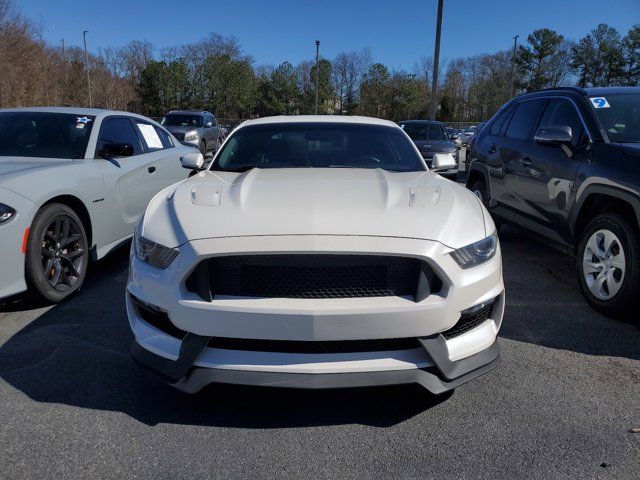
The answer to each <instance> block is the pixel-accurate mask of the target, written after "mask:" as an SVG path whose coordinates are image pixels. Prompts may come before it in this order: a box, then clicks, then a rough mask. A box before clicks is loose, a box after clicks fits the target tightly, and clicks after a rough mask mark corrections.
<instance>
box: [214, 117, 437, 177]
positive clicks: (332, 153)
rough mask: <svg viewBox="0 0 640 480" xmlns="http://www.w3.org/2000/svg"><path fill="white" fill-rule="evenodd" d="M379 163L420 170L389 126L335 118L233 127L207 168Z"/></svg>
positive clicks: (389, 167)
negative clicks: (235, 129) (334, 120)
mask: <svg viewBox="0 0 640 480" xmlns="http://www.w3.org/2000/svg"><path fill="white" fill-rule="evenodd" d="M255 167H257V168H309V167H312V168H381V169H384V170H389V171H393V172H409V171H420V170H426V168H425V165H424V162H423V161H422V159H421V158H420V156H419V155H418V153H417V152H416V151H415V148H414V147H413V145H412V144H411V142H410V141H409V140H408V139H407V137H405V136H404V135H403V134H402V132H400V131H399V130H398V129H396V128H393V127H385V126H378V125H358V124H336V123H279V124H271V125H252V126H248V127H243V128H240V129H239V130H237V131H236V132H235V133H234V134H233V135H232V136H231V137H230V138H229V140H228V141H227V142H226V143H225V144H224V147H222V150H221V151H220V154H219V155H218V156H217V159H216V161H215V162H214V163H213V165H212V166H211V169H212V170H225V171H237V172H239V171H245V170H249V169H251V168H255Z"/></svg>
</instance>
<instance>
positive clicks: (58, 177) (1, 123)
mask: <svg viewBox="0 0 640 480" xmlns="http://www.w3.org/2000/svg"><path fill="white" fill-rule="evenodd" d="M192 151H193V149H191V148H189V147H185V146H183V145H181V144H180V143H179V142H178V141H177V140H175V139H174V138H173V137H172V136H171V135H170V134H169V133H168V132H167V131H166V130H165V129H164V128H162V127H161V126H159V125H158V124H157V123H155V122H153V121H151V120H149V119H148V118H146V117H142V116H140V115H135V114H130V113H125V112H114V111H109V110H97V109H86V108H23V109H10V110H0V251H2V268H0V298H2V297H7V296H10V295H13V294H16V293H20V292H22V291H24V290H27V288H29V289H30V290H31V291H32V292H33V293H35V294H38V295H40V296H41V297H43V298H45V299H46V300H48V301H52V302H57V301H60V300H62V299H64V298H65V297H67V296H68V295H70V294H71V293H73V292H74V291H76V290H78V289H79V288H80V287H81V285H82V283H83V281H84V278H85V275H86V272H87V264H88V262H89V260H90V259H99V258H102V257H103V256H105V255H106V254H107V253H108V252H109V251H110V250H112V249H113V248H114V247H116V246H118V245H120V244H121V243H122V242H124V241H126V240H127V239H129V238H130V237H131V235H132V233H133V230H134V228H135V226H136V224H137V222H138V220H139V218H140V215H141V214H142V212H143V211H144V209H145V208H146V206H147V203H148V202H149V200H150V199H151V198H152V197H153V196H154V195H155V194H156V193H157V192H158V191H159V190H162V189H163V188H165V187H166V186H168V185H171V184H172V183H175V182H177V181H179V180H182V179H184V178H186V177H187V175H186V173H185V171H184V169H182V168H181V164H180V158H181V157H182V155H184V154H186V153H188V152H192Z"/></svg>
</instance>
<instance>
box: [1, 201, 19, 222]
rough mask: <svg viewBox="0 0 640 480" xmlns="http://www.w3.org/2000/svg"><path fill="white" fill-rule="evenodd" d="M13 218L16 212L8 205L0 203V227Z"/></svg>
mask: <svg viewBox="0 0 640 480" xmlns="http://www.w3.org/2000/svg"><path fill="white" fill-rule="evenodd" d="M15 216H16V211H15V210H14V209H13V208H11V207H10V206H9V205H5V204H4V203H0V225H1V224H3V223H6V222H8V221H9V220H11V219H12V218H13V217H15Z"/></svg>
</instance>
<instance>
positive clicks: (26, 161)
mask: <svg viewBox="0 0 640 480" xmlns="http://www.w3.org/2000/svg"><path fill="white" fill-rule="evenodd" d="M72 161H73V160H67V159H60V158H31V157H0V185H2V184H3V183H4V182H6V181H9V180H11V179H13V178H15V177H17V176H20V175H23V174H25V173H31V172H33V171H34V170H47V169H51V168H56V167H59V166H60V165H67V164H68V163H69V162H72Z"/></svg>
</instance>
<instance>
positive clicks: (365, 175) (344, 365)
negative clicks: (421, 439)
mask: <svg viewBox="0 0 640 480" xmlns="http://www.w3.org/2000/svg"><path fill="white" fill-rule="evenodd" d="M452 161H453V159H452V158H450V157H447V156H437V157H436V158H435V159H434V164H433V167H434V170H438V169H448V168H450V167H451V162H452ZM183 166H185V167H187V168H192V169H196V170H197V169H201V168H202V157H201V156H200V154H198V153H193V154H189V155H187V156H185V157H184V159H183ZM126 302H127V312H128V316H129V322H130V324H131V328H132V330H133V333H134V335H135V341H134V343H133V345H132V354H133V356H134V358H135V359H136V360H137V361H138V362H139V363H141V364H143V365H144V366H146V367H148V368H150V369H151V370H152V371H155V372H157V373H159V374H160V376H161V378H163V379H164V380H165V381H167V382H169V383H171V384H172V385H174V386H175V387H177V388H179V389H181V390H183V391H186V392H197V391H199V390H200V389H201V388H203V387H204V386H205V385H208V384H210V383H213V382H221V383H234V384H248V385H264V386H275V387H299V388H336V387H352V386H369V385H392V384H403V383H417V384H420V385H422V386H424V387H425V388H426V389H428V390H429V391H430V392H432V393H435V394H438V393H442V392H444V391H447V390H451V389H453V388H455V387H456V386H458V385H460V384H461V383H463V382H466V381H468V380H470V379H472V378H474V377H476V376H478V375H481V374H483V373H485V372H487V371H489V370H490V369H492V368H493V367H495V366H496V364H497V362H498V361H499V355H500V349H499V345H498V342H497V338H496V337H497V333H498V329H499V328H500V324H501V322H502V315H503V311H504V284H503V279H502V262H501V257H500V246H499V243H498V238H497V235H496V228H495V225H494V223H493V221H492V220H491V217H490V216H489V214H488V213H487V211H486V210H485V209H484V207H483V206H482V204H481V203H480V201H479V200H478V199H477V198H476V197H475V196H474V195H473V194H472V193H471V192H470V191H468V190H466V189H465V188H464V187H463V186H460V185H457V184H455V183H453V182H451V181H449V180H446V179H443V178H442V177H440V176H439V175H438V174H437V173H435V172H433V171H429V170H428V168H427V166H426V165H425V163H424V161H423V159H422V157H421V155H420V153H419V152H418V150H417V149H416V147H415V146H414V145H413V142H412V141H411V139H410V138H409V137H408V136H407V135H406V134H405V133H404V132H403V131H402V129H401V128H399V127H398V126H397V125H395V124H393V123H391V122H388V121H384V120H377V119H372V118H358V117H330V116H299V117H274V118H264V119H259V120H253V121H248V122H245V123H244V124H242V125H241V126H240V127H238V128H237V129H236V130H235V131H234V132H233V133H232V134H231V135H230V136H229V137H228V138H227V140H226V141H225V143H224V145H223V146H222V147H221V148H220V150H219V151H218V152H217V154H216V156H215V158H214V160H213V162H212V163H211V165H210V167H209V168H208V169H207V170H206V171H199V172H198V173H197V174H195V175H193V176H192V177H191V178H190V179H188V180H185V181H183V182H180V183H178V184H175V185H172V186H171V187H168V188H166V189H164V190H163V191H161V192H160V193H158V194H157V195H156V196H155V197H154V198H153V200H152V201H151V203H150V204H149V206H148V208H147V210H146V212H145V214H144V216H143V218H142V220H141V221H140V223H139V225H138V228H137V231H136V234H135V240H134V243H133V246H132V253H131V268H130V276H129V280H128V283H127V293H126Z"/></svg>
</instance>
